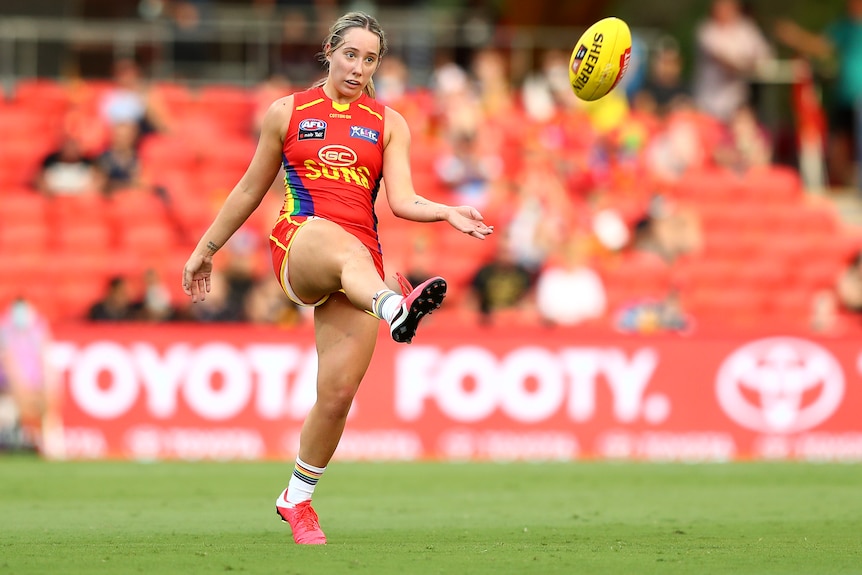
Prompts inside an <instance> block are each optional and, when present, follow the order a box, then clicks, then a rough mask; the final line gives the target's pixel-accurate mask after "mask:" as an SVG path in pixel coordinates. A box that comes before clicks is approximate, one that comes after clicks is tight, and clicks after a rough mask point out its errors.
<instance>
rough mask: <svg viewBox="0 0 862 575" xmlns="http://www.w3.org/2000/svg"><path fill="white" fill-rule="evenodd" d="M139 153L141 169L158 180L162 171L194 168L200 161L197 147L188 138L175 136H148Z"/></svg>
mask: <svg viewBox="0 0 862 575" xmlns="http://www.w3.org/2000/svg"><path fill="white" fill-rule="evenodd" d="M138 154H139V157H140V159H141V169H142V170H143V171H144V172H146V173H148V174H149V175H150V177H151V178H152V179H154V180H156V181H157V179H158V174H159V173H160V172H162V171H171V170H173V171H186V170H193V169H194V168H195V167H196V166H197V163H198V152H197V149H196V148H195V147H194V146H193V145H192V144H190V142H189V141H188V140H187V139H185V138H178V137H174V136H164V135H160V134H154V135H150V136H147V137H145V138H144V139H143V141H142V142H141V145H140V150H139V152H138Z"/></svg>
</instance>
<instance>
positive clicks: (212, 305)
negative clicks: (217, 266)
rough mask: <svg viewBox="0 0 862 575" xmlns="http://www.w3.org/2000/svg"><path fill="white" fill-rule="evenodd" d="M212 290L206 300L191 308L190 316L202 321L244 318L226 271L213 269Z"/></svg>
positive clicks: (228, 320)
mask: <svg viewBox="0 0 862 575" xmlns="http://www.w3.org/2000/svg"><path fill="white" fill-rule="evenodd" d="M210 283H211V288H212V291H211V293H210V294H208V295H207V299H206V301H202V302H199V303H198V304H197V305H193V306H191V307H190V308H189V310H188V313H189V318H190V319H191V320H193V321H198V322H201V323H224V322H226V323H234V322H239V321H242V320H243V316H242V309H237V307H236V304H235V302H234V301H233V299H232V297H231V296H232V294H231V290H230V284H229V283H228V279H227V277H226V276H225V274H224V273H222V272H220V271H213V273H212V276H211V277H210Z"/></svg>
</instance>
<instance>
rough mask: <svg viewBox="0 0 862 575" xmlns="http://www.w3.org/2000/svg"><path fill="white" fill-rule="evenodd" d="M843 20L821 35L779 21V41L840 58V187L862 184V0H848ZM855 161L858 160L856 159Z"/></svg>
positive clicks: (836, 152) (833, 172) (833, 153)
mask: <svg viewBox="0 0 862 575" xmlns="http://www.w3.org/2000/svg"><path fill="white" fill-rule="evenodd" d="M845 6H846V8H845V14H844V16H843V17H841V18H839V19H837V20H835V21H833V22H832V23H831V24H829V26H827V27H826V28H825V29H824V30H823V31H822V32H821V33H819V34H818V33H812V32H809V31H808V30H806V29H805V28H803V27H801V26H799V25H798V24H796V23H795V22H792V21H790V20H787V19H782V20H779V21H778V23H777V24H776V26H775V34H776V36H777V38H778V39H779V41H781V42H782V43H783V44H786V45H787V46H790V47H791V48H793V49H794V50H796V51H798V52H800V53H801V54H803V55H806V56H812V57H815V58H818V59H821V60H829V59H833V58H837V63H838V69H837V74H836V75H835V78H834V81H833V82H834V94H833V95H832V98H831V100H830V102H829V129H830V145H829V153H828V163H829V171H830V178H831V179H832V180H833V183H834V184H836V185H839V186H852V185H859V183H860V182H859V174H858V171H857V170H858V169H859V167H860V165H862V159H860V157H862V144H860V140H862V129H860V126H862V110H860V105H862V104H860V102H862V0H847V1H846V3H845ZM854 159H855V160H854Z"/></svg>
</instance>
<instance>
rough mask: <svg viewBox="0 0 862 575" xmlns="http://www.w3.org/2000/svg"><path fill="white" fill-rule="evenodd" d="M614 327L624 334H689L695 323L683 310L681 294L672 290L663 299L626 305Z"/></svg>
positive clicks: (615, 319) (646, 300)
mask: <svg viewBox="0 0 862 575" xmlns="http://www.w3.org/2000/svg"><path fill="white" fill-rule="evenodd" d="M614 327H616V329H618V330H619V331H622V332H624V333H656V332H663V331H665V332H666V331H671V332H681V333H688V332H690V331H691V330H692V329H693V327H694V322H693V320H692V318H691V317H689V316H688V314H686V313H685V311H684V310H683V307H682V304H681V301H680V294H679V292H678V291H677V290H670V291H669V292H668V293H667V294H666V295H665V297H664V298H663V299H644V300H641V301H635V302H632V303H628V304H626V305H624V306H623V308H622V309H620V310H619V311H618V312H617V314H616V317H615V318H614Z"/></svg>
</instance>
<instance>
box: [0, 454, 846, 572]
mask: <svg viewBox="0 0 862 575" xmlns="http://www.w3.org/2000/svg"><path fill="white" fill-rule="evenodd" d="M288 471H289V467H288V466H287V465H284V464H276V463H242V464H231V463H224V464H218V463H170V464H168V463H158V464H137V463H121V462H98V463H45V462H42V461H39V460H37V459H34V458H27V457H3V458H0V573H1V574H6V573H60V574H74V573H88V574H89V573H158V574H161V573H221V572H231V571H238V572H246V573H284V574H315V575H318V574H331V573H350V574H353V573H357V574H361V573H369V574H374V575H387V574H397V575H413V574H426V573H440V574H455V573H464V574H474V573H477V574H484V573H488V574H494V575H503V574H509V573H517V574H522V573H530V574H532V573H537V574H546V573H567V574H582V573H601V574H614V573H620V574H641V573H663V574H664V573H685V574H698V575H700V574H705V573H733V574H749V573H758V574H759V573H775V574H779V573H780V574H785V573H800V574H814V573H818V574H819V573H862V467H860V466H858V465H813V464H810V465H809V464H777V463H773V464H754V463H745V464H726V465H671V464H662V465H650V464H622V463H575V464H425V463H422V464H409V463H405V464H388V463H371V464H358V463H336V464H334V465H332V466H331V468H330V469H329V470H328V471H327V474H326V476H325V477H324V480H323V481H322V482H321V484H320V486H319V487H318V490H317V494H316V496H315V507H316V508H317V510H318V512H319V514H320V516H321V521H322V524H323V527H324V529H325V530H326V532H327V536H328V537H329V541H330V543H329V544H328V545H326V546H325V547H300V546H296V545H293V543H292V542H290V535H289V528H288V527H287V525H285V524H282V523H280V522H279V521H278V519H277V518H276V516H275V513H274V509H273V502H274V499H275V497H276V495H278V492H279V491H280V490H281V489H282V487H283V485H284V482H285V481H286V479H287V476H288Z"/></svg>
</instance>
